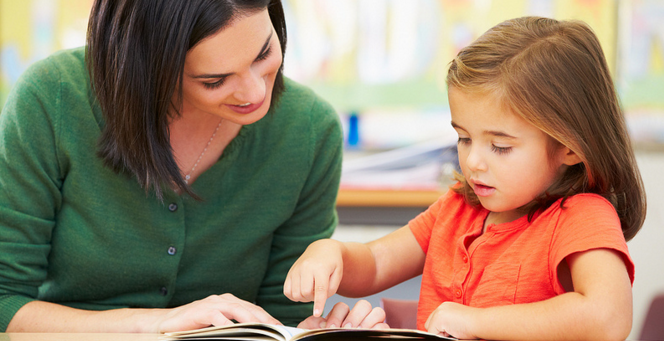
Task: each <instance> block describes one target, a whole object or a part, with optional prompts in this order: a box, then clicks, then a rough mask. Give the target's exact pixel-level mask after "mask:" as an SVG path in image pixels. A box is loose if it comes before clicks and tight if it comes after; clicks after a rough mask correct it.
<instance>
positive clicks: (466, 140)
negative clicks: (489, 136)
mask: <svg viewBox="0 0 664 341" xmlns="http://www.w3.org/2000/svg"><path fill="white" fill-rule="evenodd" d="M469 143H470V138H468V137H459V141H457V144H469Z"/></svg>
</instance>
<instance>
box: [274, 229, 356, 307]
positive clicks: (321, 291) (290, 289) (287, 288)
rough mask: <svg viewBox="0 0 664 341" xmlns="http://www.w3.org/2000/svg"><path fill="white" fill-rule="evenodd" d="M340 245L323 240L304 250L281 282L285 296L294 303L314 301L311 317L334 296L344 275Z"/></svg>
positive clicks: (341, 246) (336, 242)
mask: <svg viewBox="0 0 664 341" xmlns="http://www.w3.org/2000/svg"><path fill="white" fill-rule="evenodd" d="M343 267H344V264H343V244H342V243H341V242H338V241H335V240H331V239H322V240H318V241H316V242H314V243H312V244H311V245H309V247H307V249H306V250H305V251H304V253H303V254H302V256H300V258H299V259H298V260H297V261H296V262H295V264H293V266H292V267H291V269H290V271H288V276H287V277H286V281H285V282H284V295H286V297H288V298H289V299H291V300H292V301H296V302H311V301H314V312H313V316H314V317H320V316H321V314H322V313H323V309H324V308H325V301H326V300H327V298H328V297H330V296H332V295H334V294H335V293H336V292H337V289H338V288H339V283H340V282H341V277H342V276H343Z"/></svg>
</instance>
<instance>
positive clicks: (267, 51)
mask: <svg viewBox="0 0 664 341" xmlns="http://www.w3.org/2000/svg"><path fill="white" fill-rule="evenodd" d="M281 62H282V56H281V45H280V44H279V38H278V37H277V33H276V31H275V30H274V27H273V26H272V22H271V21H270V17H269V14H268V12H267V9H265V10H263V11H260V12H256V13H255V14H251V15H249V16H243V15H240V16H238V17H237V18H235V19H234V20H233V21H232V22H231V24H230V25H229V26H227V27H226V28H224V29H222V30H221V31H219V32H217V33H215V34H213V35H211V36H209V37H207V38H205V39H203V40H202V41H200V42H199V43H198V44H197V45H195V46H194V47H193V48H192V49H191V50H189V52H187V56H186V59H185V64H184V75H183V80H182V94H183V105H182V113H183V115H188V114H190V113H209V114H213V115H217V116H220V117H221V118H223V119H226V120H229V121H231V122H234V123H237V124H241V125H245V124H251V123H254V122H256V121H258V120H260V119H261V118H263V116H265V114H266V113H267V111H268V109H269V108H270V99H271V97H272V89H273V87H274V80H275V78H276V76H277V72H278V71H279V67H280V66H281Z"/></svg>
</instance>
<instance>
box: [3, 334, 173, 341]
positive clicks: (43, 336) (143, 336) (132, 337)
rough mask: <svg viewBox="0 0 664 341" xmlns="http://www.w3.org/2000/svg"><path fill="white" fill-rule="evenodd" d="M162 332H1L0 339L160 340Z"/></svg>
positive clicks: (47, 340) (14, 340)
mask: <svg viewBox="0 0 664 341" xmlns="http://www.w3.org/2000/svg"><path fill="white" fill-rule="evenodd" d="M160 335H161V334H123V333H101V334H91V333H0V341H158V340H159V336H160Z"/></svg>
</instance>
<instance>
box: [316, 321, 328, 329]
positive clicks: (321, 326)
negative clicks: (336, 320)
mask: <svg viewBox="0 0 664 341" xmlns="http://www.w3.org/2000/svg"><path fill="white" fill-rule="evenodd" d="M326 324H327V322H325V321H323V322H321V323H320V324H319V325H318V326H319V327H320V328H325V325H326Z"/></svg>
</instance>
